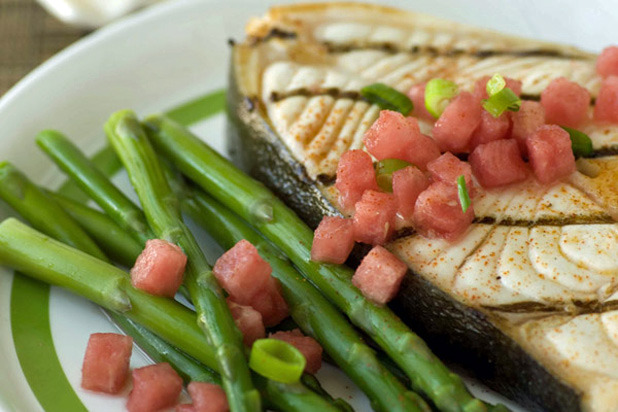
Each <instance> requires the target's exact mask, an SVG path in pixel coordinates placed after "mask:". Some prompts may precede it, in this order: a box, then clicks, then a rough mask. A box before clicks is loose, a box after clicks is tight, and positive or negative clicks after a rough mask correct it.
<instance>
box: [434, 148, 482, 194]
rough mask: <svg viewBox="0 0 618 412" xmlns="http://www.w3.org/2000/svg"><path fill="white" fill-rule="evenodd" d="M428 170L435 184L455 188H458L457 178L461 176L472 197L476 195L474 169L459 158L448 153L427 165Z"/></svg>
mask: <svg viewBox="0 0 618 412" xmlns="http://www.w3.org/2000/svg"><path fill="white" fill-rule="evenodd" d="M427 170H428V171H429V174H430V176H431V179H432V180H433V181H434V182H441V183H444V184H446V185H450V186H453V187H456V186H457V178H458V177H459V176H461V175H463V176H464V178H465V180H466V188H467V189H468V193H469V195H470V196H473V195H474V192H475V190H474V183H473V182H472V167H470V164H469V163H467V162H464V161H462V160H459V159H458V158H457V156H455V155H453V154H452V153H449V152H446V153H444V154H443V155H442V156H440V157H439V158H437V159H436V160H434V161H433V162H431V163H429V164H428V165H427Z"/></svg>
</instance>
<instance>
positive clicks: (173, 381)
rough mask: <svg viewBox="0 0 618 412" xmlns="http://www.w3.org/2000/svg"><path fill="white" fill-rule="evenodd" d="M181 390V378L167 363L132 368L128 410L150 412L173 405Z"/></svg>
mask: <svg viewBox="0 0 618 412" xmlns="http://www.w3.org/2000/svg"><path fill="white" fill-rule="evenodd" d="M181 391H182V378H181V377H180V376H178V373H176V371H175V370H174V369H173V368H172V367H171V366H170V364H169V363H165V362H164V363H157V364H156V365H149V366H144V367H143V368H139V369H134V370H133V390H132V391H131V393H130V394H129V400H128V402H127V409H128V410H129V412H152V411H158V410H160V409H163V408H169V407H171V406H174V404H175V403H176V402H177V401H178V397H179V396H180V392H181Z"/></svg>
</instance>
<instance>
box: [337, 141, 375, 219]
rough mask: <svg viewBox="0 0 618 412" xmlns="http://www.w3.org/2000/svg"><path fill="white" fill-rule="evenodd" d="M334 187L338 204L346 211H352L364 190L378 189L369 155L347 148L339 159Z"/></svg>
mask: <svg viewBox="0 0 618 412" xmlns="http://www.w3.org/2000/svg"><path fill="white" fill-rule="evenodd" d="M335 187H336V188H337V190H338V191H339V205H340V206H341V208H342V209H343V210H344V211H346V212H347V213H352V212H353V211H354V205H355V204H356V202H358V201H359V200H360V199H361V197H362V196H363V193H364V192H365V190H380V189H379V188H378V183H377V182H376V173H375V170H374V169H373V161H372V160H371V156H369V154H367V153H366V152H364V151H362V150H349V151H347V152H345V153H344V154H343V155H342V156H341V158H340V159H339V164H338V166H337V180H336V181H335Z"/></svg>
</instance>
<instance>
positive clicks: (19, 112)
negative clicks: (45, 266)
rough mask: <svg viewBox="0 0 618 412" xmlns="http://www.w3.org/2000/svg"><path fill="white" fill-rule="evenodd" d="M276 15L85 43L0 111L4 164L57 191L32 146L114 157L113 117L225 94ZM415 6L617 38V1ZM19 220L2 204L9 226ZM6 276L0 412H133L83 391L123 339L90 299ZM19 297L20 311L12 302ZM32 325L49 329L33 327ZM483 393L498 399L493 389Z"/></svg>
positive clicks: (199, 16) (156, 26)
mask: <svg viewBox="0 0 618 412" xmlns="http://www.w3.org/2000/svg"><path fill="white" fill-rule="evenodd" d="M267 3H269V4H272V3H274V2H266V1H251V2H249V1H245V2H239V1H225V2H223V1H197V0H186V1H173V2H167V3H163V4H160V5H157V6H155V7H153V8H150V9H146V10H144V11H142V12H140V13H138V14H135V15H133V16H130V17H128V18H126V19H124V20H122V21H119V22H117V23H115V24H113V25H111V26H109V27H107V28H105V29H102V30H100V31H97V32H96V33H94V34H93V35H91V36H89V37H87V38H85V39H83V40H82V41H80V42H78V43H77V44H75V45H74V46H72V47H70V48H68V49H67V50H65V51H63V52H62V53H60V54H58V55H57V56H55V57H54V58H52V59H51V60H50V61H48V62H47V63H45V64H44V65H42V66H41V67H39V68H38V69H36V70H35V71H34V72H32V73H31V74H30V75H29V76H28V77H26V78H25V79H24V80H23V81H22V82H20V83H19V84H18V85H17V86H15V87H14V88H13V89H12V90H11V91H10V92H8V93H7V94H6V95H5V96H4V97H3V98H2V100H0V131H1V135H0V136H1V137H0V153H1V154H2V156H1V159H0V160H4V159H9V160H11V161H12V162H13V163H14V164H16V165H17V166H18V167H20V168H21V169H23V170H25V171H27V173H28V175H29V176H30V177H31V178H32V179H34V180H35V181H37V182H39V183H42V184H52V185H53V184H57V183H58V182H59V181H60V180H61V175H60V174H59V173H58V172H57V171H56V170H55V169H54V168H53V166H52V165H51V163H50V162H49V161H47V159H46V158H45V157H44V156H43V155H42V154H41V153H40V152H39V151H38V150H37V149H36V148H35V145H34V142H33V138H34V136H35V134H36V133H37V132H38V131H40V130H42V129H45V128H54V129H59V130H61V131H63V132H64V133H66V134H67V135H68V136H70V137H71V138H72V139H73V140H74V141H76V142H77V143H78V144H79V146H81V147H82V148H83V149H84V150H85V151H86V152H87V153H89V154H92V153H94V152H95V151H96V150H97V149H98V148H100V147H101V146H102V145H103V141H104V138H103V133H102V132H101V127H102V124H103V123H104V121H105V120H106V118H107V117H108V116H109V114H110V113H112V112H113V111H115V110H117V109H121V108H133V109H135V110H136V111H137V112H138V114H148V113H150V112H154V111H162V110H167V109H170V108H172V107H175V106H177V105H178V104H180V103H183V102H185V101H188V100H190V99H193V98H196V97H199V96H202V95H204V94H206V93H208V92H210V91H214V90H219V89H221V88H223V87H225V83H226V73H227V59H228V47H227V39H228V38H230V37H235V38H241V37H242V28H243V25H244V22H245V21H246V20H247V18H248V17H249V16H251V15H258V14H262V13H263V12H264V11H265V9H266V7H267ZM388 3H391V4H395V5H396V4H397V3H401V2H396V1H390V2H388ZM539 3H542V4H539ZM407 4H408V7H409V8H410V9H416V10H418V11H422V12H427V13H432V14H435V15H438V16H442V17H447V18H451V19H454V20H459V21H462V22H466V23H472V24H477V25H481V26H485V27H490V28H494V29H501V30H502V31H506V32H511V33H514V34H520V35H523V36H528V37H535V38H541V39H547V40H557V41H565V42H569V43H572V44H576V45H578V46H580V47H585V48H588V49H591V50H600V49H601V48H602V47H603V46H604V45H606V44H609V43H610V42H611V41H612V38H613V40H614V41H616V39H617V38H618V36H617V31H616V26H615V22H616V21H618V11H617V10H618V9H616V8H615V7H611V6H612V5H611V1H605V2H603V1H596V2H594V4H595V5H594V6H593V5H592V2H576V1H568V2H566V1H560V0H551V1H545V2H538V1H531V0H520V1H518V2H505V1H504V2H497V1H495V0H476V1H469V2H466V3H465V4H464V3H462V2H460V1H458V0H433V1H431V2H429V1H427V2H425V3H422V2H420V1H418V2H414V4H412V2H408V3H407ZM557 14H559V17H558V16H557ZM574 33H577V37H575V36H574ZM224 121H225V119H224V118H223V115H218V116H215V117H213V118H211V119H209V120H207V121H205V122H201V123H199V124H197V125H195V128H196V130H197V132H198V133H200V134H201V135H202V136H204V137H205V138H208V139H209V141H211V142H214V143H215V144H216V145H217V147H221V145H222V144H223V143H224V139H223V125H224ZM123 184H124V185H126V182H124V183H123ZM10 213H11V212H10V211H9V210H8V208H6V206H4V205H3V204H0V218H4V217H6V216H8V215H9V214H10ZM0 271H2V270H0ZM2 272H6V273H0V410H6V411H37V410H42V409H43V407H42V406H41V404H43V405H44V409H45V410H48V411H54V410H59V411H60V410H62V411H67V410H71V411H72V410H79V409H80V408H82V409H83V407H84V406H85V407H86V408H87V409H89V410H100V411H111V410H122V409H123V405H124V402H125V397H124V396H117V397H111V396H104V395H96V394H92V393H88V392H85V391H82V390H81V389H80V388H79V379H80V378H79V376H80V367H81V359H82V356H83V353H84V348H85V343H86V341H87V338H88V335H89V334H90V333H92V332H102V331H114V330H115V329H114V326H113V325H111V324H110V323H109V322H108V321H107V320H106V319H105V318H104V317H103V315H102V314H101V313H100V312H99V310H98V309H97V308H95V307H94V306H93V305H91V304H89V303H88V302H86V301H84V300H83V299H80V298H77V297H75V296H73V295H71V294H69V293H67V292H64V291H62V290H59V289H55V288H53V289H52V290H51V292H50V293H47V292H46V291H45V289H44V288H43V289H41V288H39V287H35V286H32V285H31V284H29V283H24V282H23V281H15V282H14V281H13V277H12V276H11V275H10V273H9V272H7V271H2ZM13 286H15V288H14V289H15V290H13ZM17 292H19V293H17ZM11 293H14V295H13V296H16V297H19V299H17V298H16V299H14V300H13V301H12V302H11ZM48 297H49V304H48V303H47V298H48ZM48 312H49V314H48ZM12 319H13V322H14V323H13V324H12V323H11V320H12ZM26 319H30V321H29V322H34V321H35V320H37V319H38V322H39V323H36V324H35V323H24V322H23V321H24V320H26ZM18 321H19V322H18ZM50 342H53V343H50ZM18 353H19V354H20V358H18ZM20 359H21V362H22V363H21V364H20ZM145 362H147V359H146V357H144V356H143V355H141V354H140V353H137V354H136V355H135V356H134V357H133V359H132V366H134V367H136V366H140V365H143V364H144V363H145ZM26 376H27V377H26ZM320 378H323V380H324V381H325V382H326V384H327V387H328V389H329V390H331V392H332V393H333V394H335V395H338V396H345V397H346V398H345V399H346V400H350V401H351V403H353V404H354V405H355V406H356V407H358V410H361V411H362V410H369V406H368V404H367V403H366V400H365V399H364V397H363V396H362V395H361V394H359V393H358V391H357V390H355V389H354V388H353V387H352V385H350V383H349V381H347V380H345V379H344V378H342V376H341V375H338V374H337V372H336V371H335V370H334V369H333V368H328V367H327V368H325V370H324V371H323V372H321V373H320ZM476 390H477V391H480V392H482V393H483V395H482V396H483V397H485V398H488V399H496V398H494V397H493V395H491V394H487V393H485V391H484V390H483V389H482V388H480V389H479V388H477V389H476ZM125 395H126V394H125ZM80 405H83V406H80Z"/></svg>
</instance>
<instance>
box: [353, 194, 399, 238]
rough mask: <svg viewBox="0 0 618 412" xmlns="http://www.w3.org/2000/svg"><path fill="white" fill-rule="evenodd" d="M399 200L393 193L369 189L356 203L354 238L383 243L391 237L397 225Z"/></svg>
mask: <svg viewBox="0 0 618 412" xmlns="http://www.w3.org/2000/svg"><path fill="white" fill-rule="evenodd" d="M396 213H397V201H396V200H395V197H394V196H393V195H392V194H391V193H381V192H376V191H373V190H368V191H366V192H365V193H363V197H362V198H361V200H360V201H359V202H358V203H357V204H356V212H355V213H354V218H353V219H354V220H353V221H354V239H355V240H356V241H357V242H362V243H368V244H370V245H381V244H384V243H386V241H387V240H388V239H389V238H390V237H391V235H392V233H393V230H394V226H395V215H396Z"/></svg>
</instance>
